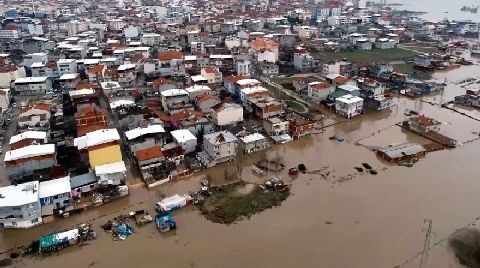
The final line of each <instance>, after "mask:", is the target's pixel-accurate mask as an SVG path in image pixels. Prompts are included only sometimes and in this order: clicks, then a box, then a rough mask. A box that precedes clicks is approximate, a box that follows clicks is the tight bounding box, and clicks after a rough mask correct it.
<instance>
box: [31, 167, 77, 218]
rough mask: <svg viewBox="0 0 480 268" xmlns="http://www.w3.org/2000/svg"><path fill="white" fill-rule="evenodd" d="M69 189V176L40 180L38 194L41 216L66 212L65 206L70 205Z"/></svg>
mask: <svg viewBox="0 0 480 268" xmlns="http://www.w3.org/2000/svg"><path fill="white" fill-rule="evenodd" d="M71 190H72V188H71V186H70V176H66V177H63V178H59V179H54V180H48V181H42V182H40V186H39V191H38V196H39V198H40V205H41V210H42V217H45V216H50V215H53V214H54V213H59V212H67V211H68V210H67V209H66V208H67V207H70V206H71V205H72V196H71V193H70V192H71ZM70 209H73V207H70ZM59 214H60V213H59Z"/></svg>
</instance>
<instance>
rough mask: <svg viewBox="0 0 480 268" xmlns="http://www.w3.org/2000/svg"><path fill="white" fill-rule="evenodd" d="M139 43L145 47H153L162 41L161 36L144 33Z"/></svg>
mask: <svg viewBox="0 0 480 268" xmlns="http://www.w3.org/2000/svg"><path fill="white" fill-rule="evenodd" d="M140 41H141V42H142V43H143V44H144V45H146V46H154V45H156V44H158V43H160V41H162V36H161V35H159V34H157V33H144V34H143V35H142V37H141V38H140Z"/></svg>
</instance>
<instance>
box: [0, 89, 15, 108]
mask: <svg viewBox="0 0 480 268" xmlns="http://www.w3.org/2000/svg"><path fill="white" fill-rule="evenodd" d="M11 98H12V94H11V92H10V89H9V88H0V113H3V112H4V111H5V110H7V109H8V106H10V100H11Z"/></svg>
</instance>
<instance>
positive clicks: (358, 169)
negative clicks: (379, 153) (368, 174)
mask: <svg viewBox="0 0 480 268" xmlns="http://www.w3.org/2000/svg"><path fill="white" fill-rule="evenodd" d="M354 168H355V170H357V171H358V172H363V168H361V167H354Z"/></svg>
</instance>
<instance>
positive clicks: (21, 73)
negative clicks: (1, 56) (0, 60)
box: [0, 65, 26, 88]
mask: <svg viewBox="0 0 480 268" xmlns="http://www.w3.org/2000/svg"><path fill="white" fill-rule="evenodd" d="M25 76H26V72H25V68H24V67H23V66H21V67H17V66H14V65H3V66H1V65H0V87H4V88H10V86H11V84H12V82H13V81H15V80H16V79H18V78H22V77H25Z"/></svg>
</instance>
